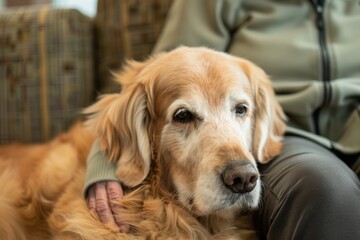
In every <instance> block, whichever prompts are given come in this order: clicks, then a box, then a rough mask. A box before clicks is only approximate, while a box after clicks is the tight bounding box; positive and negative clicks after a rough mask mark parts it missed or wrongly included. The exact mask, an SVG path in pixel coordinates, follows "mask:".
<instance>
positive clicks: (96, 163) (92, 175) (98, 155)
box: [83, 140, 118, 198]
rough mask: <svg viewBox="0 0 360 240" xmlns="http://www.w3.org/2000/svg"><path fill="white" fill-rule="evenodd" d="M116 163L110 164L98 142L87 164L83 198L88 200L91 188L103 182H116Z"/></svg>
mask: <svg viewBox="0 0 360 240" xmlns="http://www.w3.org/2000/svg"><path fill="white" fill-rule="evenodd" d="M115 171H116V163H113V162H110V161H109V160H108V158H107V155H106V153H105V152H104V151H103V150H101V149H100V147H99V143H98V141H97V140H96V141H95V142H94V144H93V146H92V148H91V151H90V153H89V156H88V159H87V163H86V174H85V183H84V187H83V196H84V197H85V198H86V196H87V191H88V189H89V187H90V186H91V185H92V184H94V183H96V182H101V181H107V180H115V181H118V179H117V177H116V175H115Z"/></svg>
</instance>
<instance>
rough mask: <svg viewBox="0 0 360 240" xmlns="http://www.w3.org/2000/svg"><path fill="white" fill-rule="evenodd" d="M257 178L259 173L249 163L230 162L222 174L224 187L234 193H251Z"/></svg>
mask: <svg viewBox="0 0 360 240" xmlns="http://www.w3.org/2000/svg"><path fill="white" fill-rule="evenodd" d="M258 178H259V173H258V171H257V170H256V169H255V167H254V166H253V164H252V163H251V162H250V161H237V162H232V163H230V164H229V165H228V166H227V167H226V168H225V170H224V171H223V173H222V180H223V182H224V185H225V186H226V187H227V188H229V189H230V190H231V191H233V192H234V193H247V192H251V191H252V190H253V189H254V188H255V186H256V183H257V180H258Z"/></svg>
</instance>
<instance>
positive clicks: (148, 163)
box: [0, 47, 285, 240]
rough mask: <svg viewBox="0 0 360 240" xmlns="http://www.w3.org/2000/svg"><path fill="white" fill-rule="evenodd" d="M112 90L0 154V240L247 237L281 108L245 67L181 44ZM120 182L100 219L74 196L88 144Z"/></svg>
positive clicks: (128, 71) (275, 143)
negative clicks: (75, 117) (36, 138)
mask: <svg viewBox="0 0 360 240" xmlns="http://www.w3.org/2000/svg"><path fill="white" fill-rule="evenodd" d="M115 77H116V81H118V82H119V84H121V86H122V91H121V92H120V93H116V94H109V95H104V96H102V97H101V98H100V99H99V100H98V101H97V102H96V103H95V104H93V105H92V106H90V107H88V108H87V109H85V110H84V113H85V114H86V116H87V120H86V121H85V122H84V123H78V124H76V125H75V126H74V127H73V128H72V129H70V130H69V132H67V133H63V134H61V135H59V136H58V137H57V138H55V139H54V140H52V141H51V142H48V143H44V144H39V145H21V144H10V145H7V146H2V147H1V148H0V186H1V189H0V215H1V218H0V236H1V239H3V240H4V239H17V240H22V239H36V240H38V239H96V240H98V239H248V238H249V237H250V238H252V237H254V236H255V233H254V231H253V230H252V227H251V221H250V220H249V219H248V218H247V217H246V216H245V217H242V216H241V215H244V214H241V213H242V211H244V210H251V209H256V208H257V206H258V204H259V201H260V198H261V197H260V196H261V188H262V187H261V180H260V174H259V172H258V169H257V163H266V162H268V161H269V160H271V159H272V158H273V157H274V156H276V155H277V154H279V152H280V150H281V147H282V143H281V141H282V136H283V132H284V129H285V124H284V119H285V116H284V113H283V112H282V110H281V108H280V106H279V104H278V103H277V102H276V100H275V96H274V91H273V89H272V87H271V83H270V81H269V79H268V78H267V76H266V74H265V73H264V72H263V71H262V70H261V69H260V68H258V67H257V66H255V65H254V64H253V63H251V62H249V61H247V60H244V59H241V58H237V57H234V56H230V55H228V54H226V53H219V52H216V51H213V50H210V49H207V48H187V47H180V48H177V49H175V50H173V51H171V52H168V53H162V54H159V55H156V56H154V57H152V58H150V59H148V60H146V61H145V62H143V63H139V62H129V63H128V64H127V67H125V69H124V70H123V71H122V72H121V73H119V74H117V75H115ZM95 138H96V139H97V140H98V141H99V144H100V146H101V147H102V149H104V151H105V152H106V153H107V155H108V158H109V161H112V162H114V163H115V164H116V166H117V169H116V175H117V177H118V178H119V180H120V181H121V182H122V184H123V186H126V195H125V197H124V198H123V199H122V200H120V201H118V202H116V204H118V205H119V206H121V207H119V209H118V210H117V211H116V212H114V214H115V215H118V216H119V217H120V218H121V219H122V220H123V221H124V222H126V223H128V224H129V225H130V232H129V233H122V232H119V231H118V230H116V229H114V228H113V227H111V226H108V225H106V224H102V223H101V222H100V221H99V219H98V218H97V215H96V214H95V213H92V212H90V211H89V209H88V207H87V204H86V201H85V199H84V198H83V196H82V188H83V181H84V180H83V179H84V174H85V169H86V158H87V155H88V152H89V150H90V149H91V146H92V143H93V141H94V139H95Z"/></svg>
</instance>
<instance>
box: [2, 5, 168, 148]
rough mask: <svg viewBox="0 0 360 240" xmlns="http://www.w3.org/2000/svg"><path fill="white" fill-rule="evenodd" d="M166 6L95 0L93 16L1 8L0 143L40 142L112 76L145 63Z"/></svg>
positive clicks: (77, 113)
mask: <svg viewBox="0 0 360 240" xmlns="http://www.w3.org/2000/svg"><path fill="white" fill-rule="evenodd" d="M171 2H172V0H142V1H140V0H99V1H98V9H97V14H96V16H95V17H94V18H89V17H87V16H84V15H83V14H81V13H80V12H79V11H77V10H75V9H55V8H52V7H50V6H33V7H17V8H6V9H3V10H0V143H7V142H13V141H20V142H27V143H29V142H31V143H37V142H43V141H47V140H49V139H51V138H53V137H54V136H56V135H57V134H59V133H60V132H62V131H66V130H67V129H68V128H69V127H70V126H71V125H72V124H73V123H74V122H75V121H77V120H79V119H81V117H82V114H81V110H82V109H83V108H84V107H86V106H88V105H89V104H91V103H92V102H94V101H95V100H96V98H97V96H98V95H99V94H103V93H108V92H112V91H119V86H117V85H115V84H114V83H113V81H112V76H111V71H114V70H116V69H120V68H121V66H122V65H123V64H124V62H125V60H126V59H135V60H143V59H145V58H146V57H147V56H148V55H149V54H150V53H151V49H152V47H153V46H154V44H155V42H156V39H157V37H158V36H159V34H160V32H161V28H162V26H163V24H164V21H165V18H166V14H167V12H168V9H169V8H170V5H171Z"/></svg>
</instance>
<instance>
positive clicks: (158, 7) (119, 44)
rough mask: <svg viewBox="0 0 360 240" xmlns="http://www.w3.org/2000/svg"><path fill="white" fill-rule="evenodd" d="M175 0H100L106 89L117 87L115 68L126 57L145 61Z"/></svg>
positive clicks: (99, 51) (98, 25) (98, 24)
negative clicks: (114, 80) (114, 79)
mask: <svg viewBox="0 0 360 240" xmlns="http://www.w3.org/2000/svg"><path fill="white" fill-rule="evenodd" d="M171 3H172V0H121V1H119V0H99V1H98V11H97V16H96V18H95V23H96V25H95V26H96V30H97V31H96V32H97V34H96V40H97V58H96V60H97V61H98V64H97V65H98V81H99V88H100V89H101V90H102V92H107V91H111V90H113V89H114V84H113V81H112V77H111V73H110V72H111V70H116V69H119V68H120V67H121V65H122V63H123V62H124V60H126V59H135V60H143V59H144V58H146V57H147V56H148V55H149V54H150V53H151V50H152V48H153V46H154V44H155V42H156V39H157V38H158V36H159V34H160V32H161V29H162V26H163V24H164V22H165V20H166V14H167V12H168V10H169V8H170V5H171Z"/></svg>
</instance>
